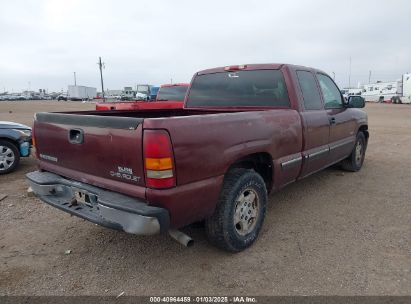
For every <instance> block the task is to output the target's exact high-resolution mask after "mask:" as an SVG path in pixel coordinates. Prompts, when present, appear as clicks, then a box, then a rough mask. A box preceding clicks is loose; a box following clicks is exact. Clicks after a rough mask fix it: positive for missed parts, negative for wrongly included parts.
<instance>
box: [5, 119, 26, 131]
mask: <svg viewBox="0 0 411 304" xmlns="http://www.w3.org/2000/svg"><path fill="white" fill-rule="evenodd" d="M0 129H19V130H31V128H30V127H29V126H26V125H23V124H19V123H17V122H11V121H0Z"/></svg>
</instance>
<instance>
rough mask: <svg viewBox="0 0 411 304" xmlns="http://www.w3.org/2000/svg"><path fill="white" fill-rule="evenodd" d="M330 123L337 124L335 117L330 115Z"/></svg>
mask: <svg viewBox="0 0 411 304" xmlns="http://www.w3.org/2000/svg"><path fill="white" fill-rule="evenodd" d="M330 124H331V125H334V124H335V117H330Z"/></svg>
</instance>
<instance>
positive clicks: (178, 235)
mask: <svg viewBox="0 0 411 304" xmlns="http://www.w3.org/2000/svg"><path fill="white" fill-rule="evenodd" d="M168 233H169V234H170V236H171V237H172V238H173V239H175V240H176V241H177V242H179V243H180V244H181V245H183V246H186V247H191V246H192V245H193V244H194V240H193V239H192V238H191V237H189V236H188V235H187V234H185V233H183V232H181V231H179V230H175V229H170V230H169V231H168Z"/></svg>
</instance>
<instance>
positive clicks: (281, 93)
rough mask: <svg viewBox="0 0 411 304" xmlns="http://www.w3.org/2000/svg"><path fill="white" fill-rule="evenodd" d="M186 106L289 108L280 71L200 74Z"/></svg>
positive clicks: (194, 81) (196, 78) (193, 85)
mask: <svg viewBox="0 0 411 304" xmlns="http://www.w3.org/2000/svg"><path fill="white" fill-rule="evenodd" d="M186 106H187V107H213V106H216V107H290V99H289V97H288V92H287V87H286V84H285V80H284V76H283V73H282V72H281V71H280V70H249V71H233V72H230V71H227V72H220V73H212V74H204V75H197V76H196V77H195V78H194V80H193V82H192V84H191V88H190V92H189V96H188V98H187V102H186Z"/></svg>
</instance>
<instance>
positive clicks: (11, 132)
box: [0, 121, 32, 174]
mask: <svg viewBox="0 0 411 304" xmlns="http://www.w3.org/2000/svg"><path fill="white" fill-rule="evenodd" d="M31 144H32V137H31V128H30V127H28V126H26V125H22V124H19V123H15V122H10V121H0V174H6V173H9V172H12V171H13V170H15V169H16V168H17V166H18V164H19V162H20V157H27V156H30V147H31Z"/></svg>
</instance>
